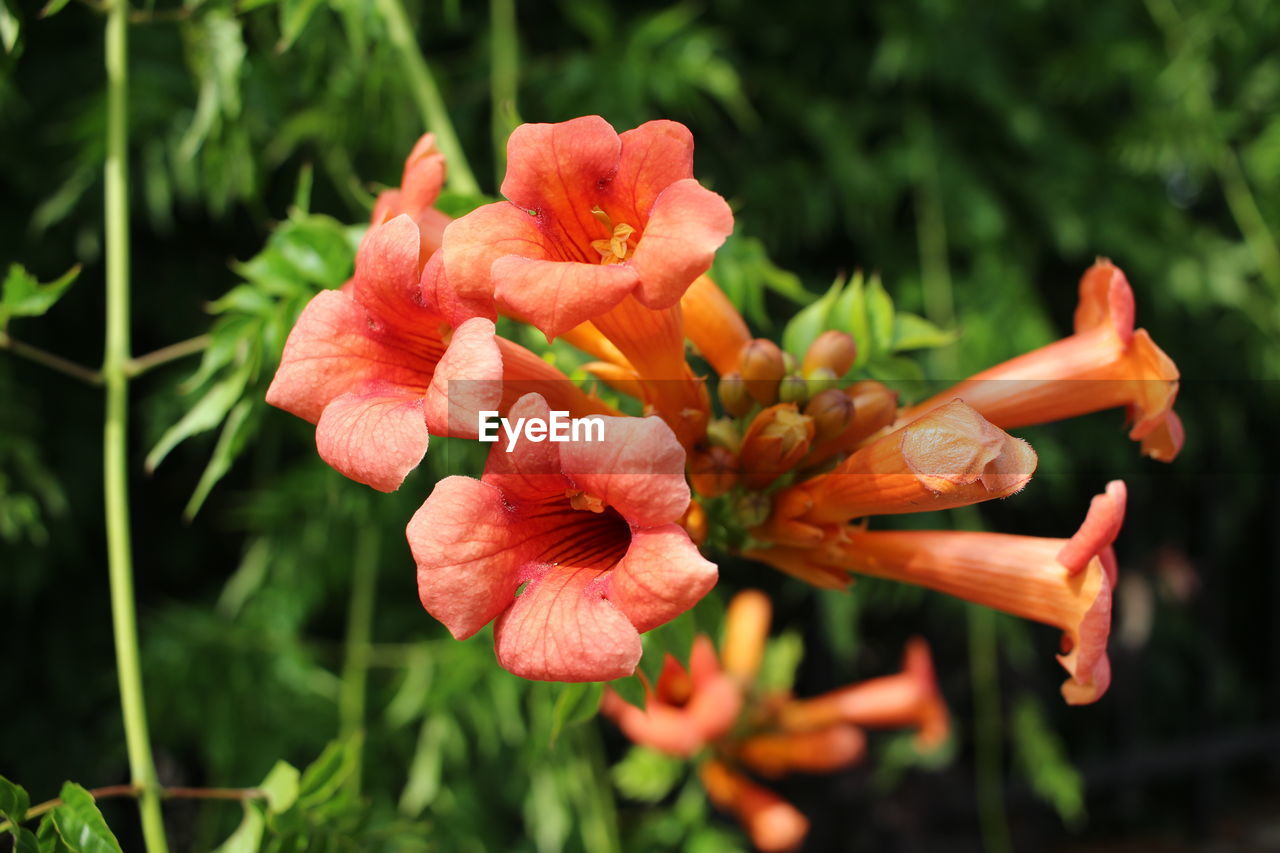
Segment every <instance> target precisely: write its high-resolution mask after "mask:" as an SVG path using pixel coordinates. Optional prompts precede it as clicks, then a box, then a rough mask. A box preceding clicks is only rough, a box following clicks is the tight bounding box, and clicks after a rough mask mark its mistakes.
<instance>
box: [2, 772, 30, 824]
mask: <svg viewBox="0 0 1280 853" xmlns="http://www.w3.org/2000/svg"><path fill="white" fill-rule="evenodd" d="M29 808H31V797H30V796H28V795H27V789H26V788H24V787H22V786H21V785H15V784H14V783H13V782H10V781H9V780H8V779H6V778H4V777H3V776H0V816H3V817H4V819H5V820H9V821H13V822H14V823H18V822H20V821H21V820H22V819H23V818H24V817H26V814H27V809H29Z"/></svg>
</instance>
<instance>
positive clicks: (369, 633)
mask: <svg viewBox="0 0 1280 853" xmlns="http://www.w3.org/2000/svg"><path fill="white" fill-rule="evenodd" d="M378 533H379V530H378V527H377V526H376V525H374V524H371V523H369V522H368V521H366V522H365V523H364V524H362V525H361V526H360V528H359V531H358V532H357V533H356V548H355V555H354V565H353V566H352V574H351V599H350V601H349V602H348V604H347V637H346V650H345V657H344V661H343V665H342V683H341V686H340V688H339V692H338V719H339V721H340V725H341V733H342V736H343V737H344V738H346V737H351V736H353V735H355V734H356V733H358V732H360V731H361V730H362V729H363V728H364V714H365V695H366V693H367V685H368V681H369V666H370V660H371V658H372V654H373V611H374V603H375V600H376V592H377V588H378V546H379V544H380V541H379V538H378ZM352 784H353V786H354V788H355V790H356V792H357V793H359V791H360V764H359V763H357V765H356V772H355V774H354V782H353V783H352Z"/></svg>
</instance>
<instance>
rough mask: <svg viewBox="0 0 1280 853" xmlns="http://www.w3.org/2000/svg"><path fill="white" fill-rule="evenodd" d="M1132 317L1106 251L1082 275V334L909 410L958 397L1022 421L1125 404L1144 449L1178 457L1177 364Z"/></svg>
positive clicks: (908, 413)
mask: <svg viewBox="0 0 1280 853" xmlns="http://www.w3.org/2000/svg"><path fill="white" fill-rule="evenodd" d="M1133 322H1134V302H1133V290H1132V289H1131V288H1130V287H1129V282H1128V280H1127V279H1126V278H1125V275H1124V273H1123V272H1121V271H1120V269H1119V268H1118V267H1116V266H1115V265H1113V264H1112V263H1111V262H1110V261H1108V260H1105V259H1101V260H1099V261H1098V262H1097V263H1095V264H1094V265H1093V266H1092V267H1090V268H1089V269H1088V271H1086V272H1085V274H1084V276H1083V277H1082V278H1081V279H1080V302H1079V304H1078V306H1077V307H1076V315H1075V334H1073V335H1070V336H1069V337H1066V338H1063V339H1062V340H1060V341H1056V342H1054V343H1052V344H1049V345H1047V346H1043V347H1040V348H1039V349H1037V350H1032V351H1031V352H1029V353H1026V354H1024V355H1021V356H1018V357H1017V358H1015V359H1012V360H1010V361H1006V362H1005V363H1004V364H999V365H996V366H995V367H992V368H990V369H988V370H984V371H982V372H981V373H978V374H976V375H975V376H972V377H970V378H969V379H966V380H965V381H963V382H961V383H960V384H959V385H956V386H955V387H953V388H950V389H948V390H946V391H943V392H942V393H941V394H936V395H934V396H933V397H931V398H930V399H928V400H926V401H924V402H923V403H920V404H918V405H916V406H912V407H911V408H909V409H907V410H905V411H904V412H903V418H905V419H910V418H914V417H916V416H918V415H920V414H921V413H922V412H927V411H929V410H930V409H933V408H935V407H937V406H940V405H942V404H943V403H945V402H947V401H949V400H954V399H957V398H959V399H961V400H964V401H965V402H966V403H968V404H969V405H970V406H973V407H974V408H975V409H977V410H978V411H979V412H981V413H982V414H983V416H984V417H986V419H987V420H989V421H991V422H992V423H993V424H995V425H996V426H998V427H1001V428H1003V429H1015V428H1017V427H1021V426H1031V425H1033V424H1043V423H1049V422H1051V421H1058V420H1063V419H1064V418H1073V417H1077V416H1079V415H1085V414H1089V413H1091V412H1100V411H1102V410H1104V409H1113V408H1117V407H1121V406H1123V407H1125V408H1127V409H1128V411H1129V414H1130V418H1131V420H1132V422H1133V426H1132V428H1131V429H1130V430H1129V437H1130V438H1132V439H1134V440H1135V441H1141V442H1142V452H1143V453H1145V454H1146V455H1148V456H1151V457H1153V458H1155V459H1159V460H1162V461H1165V462H1168V461H1171V460H1172V459H1173V458H1174V457H1175V456H1177V455H1178V451H1179V450H1181V449H1182V442H1183V431H1182V423H1181V421H1180V420H1179V419H1178V416H1177V415H1176V414H1174V412H1173V402H1174V399H1175V398H1176V397H1177V396H1178V368H1177V365H1175V364H1174V363H1173V361H1172V360H1171V359H1170V358H1169V357H1168V356H1167V355H1165V354H1164V351H1163V350H1161V349H1160V347H1158V346H1156V344H1155V342H1154V341H1153V340H1151V336H1150V335H1148V334H1147V332H1146V330H1145V329H1137V330H1135V329H1134V328H1133Z"/></svg>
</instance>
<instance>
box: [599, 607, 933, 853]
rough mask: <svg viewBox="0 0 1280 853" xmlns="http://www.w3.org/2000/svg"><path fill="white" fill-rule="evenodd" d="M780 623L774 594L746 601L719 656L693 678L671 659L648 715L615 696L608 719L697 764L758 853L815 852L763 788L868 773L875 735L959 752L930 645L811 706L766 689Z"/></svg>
mask: <svg viewBox="0 0 1280 853" xmlns="http://www.w3.org/2000/svg"><path fill="white" fill-rule="evenodd" d="M770 611H771V607H770V604H769V599H768V597H766V596H765V595H764V594H763V593H761V592H758V591H755V590H747V591H744V592H741V593H738V594H737V595H736V596H734V598H733V600H732V601H731V602H730V603H729V606H728V608H727V611H726V615H725V625H724V639H723V642H722V643H721V645H720V650H719V653H718V654H717V652H716V649H715V647H714V646H713V644H712V642H711V640H710V638H708V637H706V636H705V635H704V636H699V637H698V638H697V640H696V641H695V643H694V646H693V650H692V653H691V655H690V659H689V666H688V667H687V668H686V667H685V666H683V665H681V664H680V663H679V662H677V661H676V659H675V658H673V657H671V656H668V657H667V658H666V660H665V662H664V666H663V670H662V674H661V676H660V677H659V678H658V680H657V683H656V684H653V685H650V686H648V687H647V689H646V702H645V707H644V708H639V707H636V706H635V705H631V704H629V703H627V702H626V701H625V700H623V699H622V698H621V697H620V696H619V695H618V694H616V693H614V692H613V691H612V690H608V691H606V693H605V698H604V701H603V704H602V706H601V707H602V711H603V713H604V714H605V715H606V716H608V717H610V718H611V719H612V720H614V722H615V723H617V725H618V726H619V728H621V729H622V731H623V733H625V734H626V735H627V737H628V738H630V739H631V740H632V741H633V742H635V743H637V744H640V745H643V746H646V747H649V748H651V749H656V750H658V751H660V752H663V753H666V754H667V755H672V756H676V757H678V758H685V759H691V760H693V761H694V762H695V763H696V765H697V767H698V775H699V778H700V779H701V780H702V784H703V787H704V788H705V789H706V792H707V796H708V797H709V798H710V799H711V801H712V802H713V803H715V804H716V806H717V807H718V808H720V809H722V810H723V811H725V812H727V813H729V814H732V815H733V816H734V817H736V818H737V819H738V821H739V822H740V823H741V824H742V826H743V828H744V829H745V830H746V831H747V834H748V835H749V836H750V838H751V841H752V843H753V844H754V845H755V846H756V847H758V848H759V849H760V850H764V851H786V850H793V849H795V848H796V847H797V846H799V845H800V843H801V842H802V841H803V840H804V837H805V835H806V834H807V833H808V829H809V821H808V819H807V818H806V817H805V816H804V815H803V814H802V813H800V811H798V810H797V809H796V808H795V807H794V806H792V805H791V804H790V803H788V802H787V801H786V800H784V799H783V798H782V797H780V796H779V795H778V794H776V793H774V792H773V791H771V790H769V788H768V787H766V786H765V785H764V784H762V783H761V781H760V780H776V779H780V778H782V777H784V776H788V775H791V774H795V773H807V774H825V773H834V772H837V771H840V770H843V769H845V768H848V767H851V766H853V765H856V764H858V763H859V762H861V761H862V760H863V759H864V758H865V756H866V741H867V738H866V730H868V729H888V730H893V729H907V730H913V731H915V732H916V744H917V748H918V749H920V750H921V751H924V752H929V751H933V750H936V749H938V748H940V747H941V746H942V745H943V744H944V743H945V741H946V740H947V738H948V735H949V731H950V722H949V720H950V717H949V714H948V712H947V706H946V703H945V702H944V700H943V698H942V695H941V693H940V692H939V690H938V685H937V681H936V679H935V675H934V670H933V663H932V660H931V658H930V655H929V648H928V646H927V645H926V644H925V643H924V641H923V640H919V639H915V640H912V641H911V642H910V643H909V645H908V646H907V651H906V656H905V659H904V662H903V669H902V671H901V672H900V673H898V674H895V675H887V676H882V677H880V678H873V679H871V680H869V681H863V682H860V683H857V684H851V685H848V686H846V687H842V688H839V689H837V690H833V691H831V692H829V693H825V694H822V695H820V696H814V697H811V698H803V699H801V698H796V697H795V696H793V695H791V692H790V691H789V690H779V689H770V688H769V687H767V686H763V685H761V684H760V683H759V679H758V675H759V672H760V667H761V662H762V660H763V658H764V652H765V648H766V640H767V637H768V633H769V623H770V619H771V612H770Z"/></svg>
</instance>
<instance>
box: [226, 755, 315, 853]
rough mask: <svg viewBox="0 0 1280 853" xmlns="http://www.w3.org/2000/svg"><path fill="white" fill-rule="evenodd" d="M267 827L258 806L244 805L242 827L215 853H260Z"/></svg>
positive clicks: (238, 827) (237, 828)
mask: <svg viewBox="0 0 1280 853" xmlns="http://www.w3.org/2000/svg"><path fill="white" fill-rule="evenodd" d="M295 772H296V771H295ZM266 827H267V820H266V818H265V817H263V816H262V811H261V810H260V809H259V808H258V806H256V805H254V804H253V803H244V817H243V818H241V820H240V825H239V826H237V827H236V831H235V832H233V833H231V835H229V836H228V837H227V840H226V841H224V842H222V843H221V844H219V845H218V846H217V847H216V848H214V850H213V853H258V850H259V849H260V848H261V847H262V833H263V831H264V830H265V829H266Z"/></svg>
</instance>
